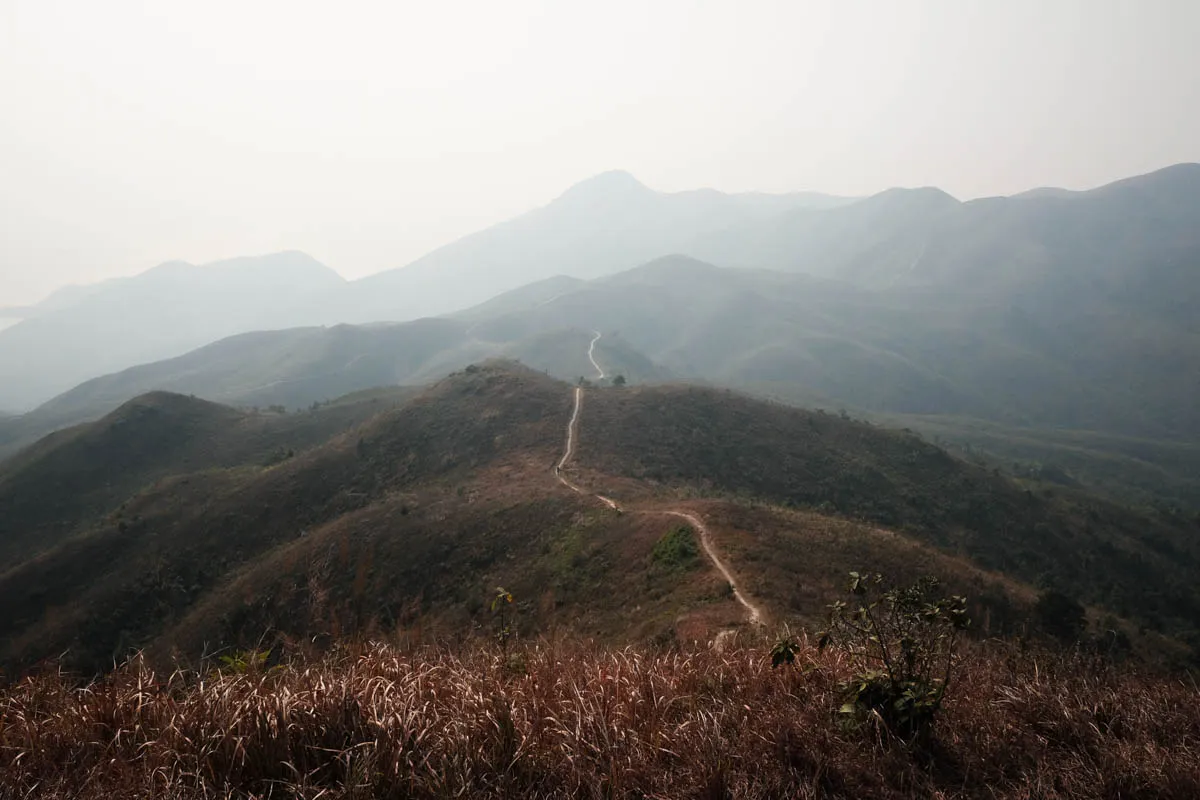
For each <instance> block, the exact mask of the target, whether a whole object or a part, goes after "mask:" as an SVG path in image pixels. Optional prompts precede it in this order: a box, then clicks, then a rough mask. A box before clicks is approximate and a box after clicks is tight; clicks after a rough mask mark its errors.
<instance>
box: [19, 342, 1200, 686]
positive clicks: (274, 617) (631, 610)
mask: <svg viewBox="0 0 1200 800" xmlns="http://www.w3.org/2000/svg"><path fill="white" fill-rule="evenodd" d="M571 408H572V391H571V389H570V387H569V386H568V385H566V384H563V383H560V382H558V381H555V380H553V379H551V378H548V377H546V376H544V375H542V374H540V373H537V372H535V371H532V370H529V369H526V368H521V367H518V366H514V365H504V364H491V365H487V366H483V367H471V368H469V369H468V370H466V371H464V372H461V373H458V374H456V375H453V376H451V377H450V378H448V379H446V380H444V381H442V382H440V383H438V384H437V385H435V386H434V387H431V388H430V389H429V390H427V391H425V392H424V393H422V394H421V395H420V396H418V397H417V398H414V399H412V400H411V401H409V402H408V403H406V404H405V405H403V406H401V407H399V408H394V409H391V410H387V411H384V412H383V413H381V414H379V415H377V416H375V417H374V418H372V419H370V420H368V421H366V422H365V423H363V424H361V425H360V426H358V427H357V428H355V429H353V430H351V431H349V432H346V433H342V434H339V435H336V436H334V437H333V438H332V439H330V440H329V441H328V442H327V443H325V444H323V445H320V446H317V447H314V448H311V449H308V450H305V451H303V452H297V453H296V454H295V456H294V457H293V458H289V459H286V460H284V461H281V462H279V463H276V464H273V465H271V466H266V467H264V466H238V467H234V468H218V469H203V470H201V471H194V470H195V468H196V467H195V466H194V465H193V464H192V463H189V464H188V465H182V464H181V465H180V467H179V472H178V473H177V474H174V475H171V476H169V477H162V478H160V479H159V480H157V482H155V483H153V484H152V485H149V486H147V487H146V488H144V489H141V491H137V492H136V493H134V494H133V495H132V496H130V497H129V498H127V499H126V500H125V501H124V502H122V503H121V504H119V505H114V506H110V509H109V510H108V511H107V512H106V513H102V514H98V515H96V516H95V518H94V521H93V522H92V524H90V525H88V526H86V531H85V532H84V533H82V534H80V535H77V536H74V537H72V538H69V539H67V540H66V541H63V542H61V543H59V544H58V545H57V546H54V547H52V548H51V549H48V550H46V551H45V552H42V553H41V554H39V555H36V556H34V557H32V558H30V559H28V560H24V561H22V562H21V563H20V564H18V565H17V566H14V567H12V568H10V569H9V570H7V571H6V572H4V573H3V574H2V575H0V604H2V605H3V606H4V607H5V608H6V609H8V610H9V614H8V616H7V617H6V619H5V620H3V622H2V624H0V660H3V662H4V663H7V664H9V665H22V664H28V663H30V662H31V661H33V660H36V659H38V658H41V657H45V656H49V655H52V654H58V653H61V652H63V651H68V652H69V659H70V663H71V664H72V665H74V666H76V667H79V668H82V669H88V670H102V669H104V668H106V667H107V666H108V665H110V664H111V663H112V660H113V658H114V657H117V658H119V657H120V656H121V654H123V653H124V652H126V651H127V650H128V648H130V647H137V646H150V647H151V648H152V652H154V653H156V654H157V657H163V658H165V657H166V655H167V654H169V653H170V652H172V651H173V650H178V651H179V652H180V653H182V654H184V655H189V654H190V655H195V654H196V653H198V652H200V651H202V650H205V649H208V650H210V651H211V649H212V648H214V647H219V646H238V647H243V648H245V647H250V646H254V645H255V644H256V642H258V640H259V639H261V638H262V637H264V636H266V637H268V638H271V639H274V638H277V637H280V636H283V637H285V638H295V639H305V638H311V637H312V636H313V635H314V634H321V635H325V636H334V637H337V636H339V635H342V634H344V633H349V632H363V631H372V630H381V631H391V630H395V629H397V628H403V629H406V630H407V629H413V628H416V629H428V630H429V631H430V635H437V636H451V637H461V636H464V635H467V634H469V633H470V631H472V630H474V629H475V628H476V627H477V626H480V625H485V626H486V625H489V624H491V622H490V614H488V613H487V612H486V602H487V600H488V599H490V596H491V593H493V592H494V589H495V587H496V586H505V587H507V588H509V589H510V590H511V591H513V592H514V593H515V594H516V595H517V597H518V598H519V603H518V619H519V620H520V622H519V625H520V627H521V629H522V630H524V631H526V632H533V631H545V630H551V629H554V628H562V629H564V630H573V631H576V632H582V633H586V634H588V635H591V636H599V637H601V638H605V639H609V640H613V641H628V640H630V639H644V640H645V639H649V640H658V641H690V640H692V639H703V638H706V637H708V636H710V635H711V632H712V631H714V630H717V629H721V628H724V627H729V626H738V625H741V624H744V622H745V615H744V612H743V610H742V609H741V608H740V607H739V606H738V605H737V604H736V603H735V602H734V601H733V598H732V597H731V596H730V593H729V587H728V585H727V584H726V583H725V582H724V581H723V580H722V579H721V577H720V576H719V574H718V573H717V572H716V571H715V570H714V569H713V568H712V567H711V566H710V565H709V563H708V562H707V560H706V559H705V558H704V557H703V556H702V554H701V553H700V551H699V549H698V548H697V546H696V541H697V540H696V537H697V535H698V532H697V531H694V530H688V528H689V527H690V526H688V525H683V526H682V527H683V531H682V532H680V530H679V529H680V527H681V522H680V520H679V518H678V517H677V516H671V515H670V514H668V513H666V512H668V511H686V512H687V513H692V514H694V515H697V516H698V517H699V518H700V519H703V520H706V525H707V526H708V527H709V528H710V529H711V536H712V538H713V540H714V541H715V543H716V545H717V546H718V548H719V549H720V551H721V552H723V553H724V554H725V557H726V559H727V560H728V562H729V564H730V566H731V569H732V570H733V572H734V574H736V575H737V576H738V581H739V583H740V585H741V586H742V589H743V591H747V592H749V593H751V596H752V598H753V599H754V601H755V603H756V604H759V605H761V606H762V607H763V608H764V609H765V610H766V614H767V616H768V617H769V618H770V619H773V620H775V621H776V622H781V621H784V620H788V619H794V620H800V621H807V622H810V623H815V622H816V620H818V619H819V617H820V615H821V613H822V610H823V607H824V604H825V603H826V602H828V600H829V597H830V592H831V591H832V589H833V586H834V582H836V581H838V580H839V578H840V575H842V574H843V573H844V572H845V571H848V570H849V569H854V568H858V569H886V570H887V571H889V572H891V573H893V574H894V575H896V576H897V578H898V579H909V578H914V579H915V577H917V576H918V575H920V574H924V573H925V572H934V573H936V574H938V575H940V576H941V577H943V578H944V579H945V580H946V581H947V583H948V584H949V585H950V586H951V587H952V588H954V589H955V590H958V591H962V592H965V593H967V594H970V595H971V596H972V597H974V598H976V600H977V603H978V605H977V611H978V614H979V617H980V618H981V619H988V620H989V621H990V622H989V625H990V627H989V629H990V630H995V631H1001V630H1007V629H1011V626H1012V625H1013V624H1015V623H1016V622H1017V621H1019V620H1020V619H1022V618H1023V617H1024V616H1025V614H1026V613H1027V609H1028V606H1029V603H1030V601H1031V599H1032V597H1033V596H1034V594H1035V589H1034V588H1033V587H1034V586H1036V585H1039V584H1042V583H1046V584H1049V585H1053V586H1055V587H1057V588H1060V589H1063V590H1066V591H1068V592H1069V593H1073V594H1075V595H1077V596H1078V597H1079V598H1080V599H1081V600H1084V601H1085V602H1087V603H1089V604H1091V605H1093V606H1095V607H1096V610H1095V611H1094V613H1095V614H1097V615H1103V614H1110V615H1121V616H1125V617H1128V618H1131V619H1133V620H1135V621H1136V622H1138V623H1140V624H1141V625H1142V626H1143V627H1144V628H1145V629H1147V630H1149V631H1154V630H1161V631H1162V632H1163V633H1165V634H1171V635H1178V636H1181V637H1183V638H1184V639H1185V640H1186V638H1187V637H1188V636H1190V635H1193V634H1194V630H1193V627H1192V626H1193V624H1194V623H1193V622H1192V620H1194V619H1195V617H1194V616H1192V614H1193V612H1194V610H1195V608H1196V603H1197V598H1196V596H1195V593H1194V590H1193V589H1192V586H1193V585H1194V580H1195V577H1196V575H1197V573H1198V572H1200V569H1198V564H1200V557H1198V556H1197V553H1196V545H1195V544H1194V542H1195V535H1194V534H1195V531H1194V530H1192V529H1191V528H1189V527H1187V525H1188V524H1187V523H1185V522H1183V521H1181V520H1178V519H1172V518H1158V517H1150V516H1146V515H1140V514H1137V513H1135V512H1132V511H1128V510H1125V509H1121V508H1118V507H1114V506H1110V505H1108V504H1105V503H1103V502H1101V501H1099V500H1096V499H1095V498H1090V497H1087V496H1083V495H1080V496H1075V495H1068V494H1065V493H1056V494H1055V495H1054V496H1046V495H1044V494H1042V493H1040V492H1031V491H1028V490H1026V489H1025V488H1023V487H1021V486H1019V485H1017V484H1014V483H1013V482H1012V481H1010V480H1008V479H1005V478H1002V477H999V476H997V475H995V474H992V473H990V472H987V471H984V470H982V469H979V468H977V467H973V466H971V465H969V464H966V463H964V462H961V461H959V460H957V459H954V458H952V457H950V456H948V455H947V454H945V453H944V452H942V451H940V450H938V449H937V448H935V447H933V446H931V445H929V444H927V443H925V442H923V441H921V440H919V439H918V438H916V437H914V436H912V435H909V434H904V433H896V432H891V431H885V430H880V429H878V428H875V427H872V426H868V425H865V424H862V423H856V422H852V421H848V420H843V419H839V418H837V417H834V416H830V415H824V414H816V413H807V412H801V411H797V410H795V409H789V408H785V407H781V406H773V405H769V404H766V403H762V402H760V401H754V400H750V399H748V398H745V397H742V396H739V395H735V394H732V393H728V392H724V391H716V390H704V389H696V388H671V387H659V388H636V387H626V388H624V389H589V390H587V391H586V396H585V400H584V405H583V410H582V414H581V420H580V423H579V425H580V427H579V431H578V439H577V445H578V448H577V451H576V456H575V460H574V462H573V464H572V465H569V470H570V472H571V474H572V480H576V481H578V482H579V483H581V485H583V486H584V487H585V488H586V489H587V490H588V491H596V490H599V491H603V492H604V493H605V494H607V495H609V496H611V497H614V498H617V500H618V501H619V502H620V503H621V505H622V506H623V507H624V513H620V512H617V511H613V510H611V509H607V508H605V506H604V505H603V504H602V503H600V502H599V501H597V500H596V499H595V498H592V497H590V496H589V495H587V494H586V493H585V494H576V493H574V492H571V491H569V490H568V489H567V488H566V487H564V486H562V485H561V484H560V483H559V482H558V481H557V480H556V479H555V477H554V475H553V472H552V469H551V468H552V466H553V465H554V464H556V463H557V462H558V460H559V458H560V456H561V451H562V447H563V445H564V438H565V431H566V424H567V420H568V419H569V418H570V416H571ZM223 413H226V414H229V413H235V412H229V411H225V412H223ZM133 424H134V426H135V427H136V426H138V425H140V424H144V422H142V423H139V422H138V421H137V420H136V419H135V420H134V423H133ZM146 428H147V429H150V428H151V426H150V425H146ZM135 438H136V437H135ZM680 537H682V539H681V538H680ZM688 541H690V542H691V545H688V544H687V542H688ZM664 548H665V549H664ZM1110 624H1120V623H1117V622H1111V623H1110ZM1131 631H1132V632H1133V633H1135V635H1136V630H1133V629H1131ZM1161 647H1163V648H1165V649H1166V650H1167V651H1171V649H1172V647H1174V648H1175V652H1176V653H1177V654H1179V655H1180V657H1186V655H1185V654H1182V653H1180V648H1179V647H1178V646H1174V645H1169V644H1162V645H1161Z"/></svg>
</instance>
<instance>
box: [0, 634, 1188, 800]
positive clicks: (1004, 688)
mask: <svg viewBox="0 0 1200 800" xmlns="http://www.w3.org/2000/svg"><path fill="white" fill-rule="evenodd" d="M512 648H513V650H514V651H519V655H520V657H521V658H520V663H521V669H513V668H512V661H513V655H514V653H513V652H510V653H509V654H508V655H507V656H506V655H505V654H504V653H503V652H501V650H500V649H499V648H497V647H496V645H495V643H490V644H485V643H482V642H481V643H480V644H479V645H477V646H469V647H467V648H465V649H463V650H461V651H457V652H452V651H449V650H445V649H437V648H430V649H422V650H416V651H412V652H407V651H403V650H401V649H398V648H395V647H392V646H388V645H384V644H365V645H358V646H353V647H349V646H347V647H343V648H341V649H339V650H337V651H335V652H333V653H331V654H328V655H326V656H324V657H322V658H320V659H315V660H311V661H297V662H295V663H291V664H288V663H284V664H281V665H279V666H277V667H275V668H267V667H266V665H265V664H258V663H248V664H247V666H246V668H245V669H244V670H223V671H213V670H207V671H200V672H196V673H189V672H177V673H175V674H173V675H169V676H168V675H161V674H157V673H155V672H154V671H153V670H152V669H151V668H150V667H149V666H147V665H146V664H145V663H143V662H141V661H136V660H135V661H133V662H130V663H128V664H126V665H125V666H124V667H122V668H120V669H118V670H116V671H115V672H113V673H112V674H111V675H109V676H107V677H106V678H104V679H102V680H100V681H98V682H96V683H92V684H89V685H86V686H82V687H80V686H79V685H78V684H77V683H74V682H73V681H72V680H70V679H69V678H68V677H67V676H64V675H62V674H59V673H57V672H54V671H49V672H46V673H43V674H40V675H36V676H32V677H29V678H26V679H23V680H21V681H19V682H17V683H15V684H13V685H11V686H9V687H7V688H5V689H3V690H0V796H4V797H26V796H37V797H101V796H105V797H227V796H236V797H306V798H316V797H323V798H344V797H428V798H434V797H451V796H470V797H535V798H536V797H572V798H575V797H656V798H676V797H678V798H685V797H686V798H692V797H704V798H710V797H711V798H719V797H751V798H768V797H771V798H774V797H801V798H804V797H810V798H813V797H845V798H851V797H852V798H909V797H934V796H936V797H987V798H1027V797H1040V798H1083V797H1089V798H1094V797H1105V798H1128V797H1157V798H1194V797H1197V796H1200V770H1197V764H1200V702H1198V701H1200V693H1198V692H1197V689H1196V687H1195V685H1194V684H1193V683H1190V682H1185V681H1179V680H1174V679H1165V678H1162V679H1160V678H1155V677H1152V676H1149V675H1147V674H1140V673H1135V672H1130V671H1121V670H1117V669H1114V668H1112V667H1111V666H1105V665H1098V664H1092V663H1086V662H1084V661H1083V660H1082V659H1079V658H1075V657H1072V656H1069V655H1066V656H1064V655H1049V654H1042V655H1030V654H1026V653H1021V652H1020V651H1018V650H1016V649H1010V648H1009V647H1008V646H1007V645H1002V644H996V643H991V644H970V645H967V646H966V647H965V649H964V651H963V653H962V660H961V662H960V664H959V666H958V667H957V670H956V680H957V681H958V685H959V686H960V687H961V688H962V690H961V691H956V692H953V693H951V694H948V695H947V696H946V698H945V701H944V703H943V704H942V706H941V708H940V710H939V717H938V725H937V727H936V729H935V737H934V740H933V741H932V742H931V744H930V746H929V747H928V748H922V749H921V750H919V751H918V750H914V749H913V748H911V747H909V746H907V745H906V744H904V743H903V742H900V741H898V740H897V739H895V738H889V737H881V736H878V735H875V734H874V733H872V731H871V730H868V729H866V728H856V729H850V728H848V727H847V726H846V725H844V724H840V723H839V720H838V714H837V709H838V707H839V706H840V705H841V703H842V701H843V692H844V686H845V683H846V681H847V680H848V679H850V678H851V677H852V676H853V675H854V674H855V672H856V669H857V667H856V665H855V663H854V661H853V659H852V658H851V657H849V656H848V655H847V653H846V651H845V650H843V649H841V648H828V649H826V650H824V651H821V650H818V648H817V647H815V646H813V645H810V644H809V643H808V642H807V641H806V640H803V639H801V640H798V641H797V642H796V643H795V650H794V653H793V655H794V660H795V661H796V662H797V663H798V664H800V665H802V666H803V667H804V668H803V669H782V670H773V669H772V668H771V658H770V654H769V653H768V652H767V651H766V650H764V649H761V648H758V647H754V646H750V647H746V646H741V647H737V646H735V647H731V648H729V649H727V650H725V651H724V652H722V653H716V652H711V651H708V650H696V651H675V650H669V651H654V650H646V649H632V648H631V649H622V650H605V649H599V648H596V647H593V646H591V645H585V644H581V643H574V642H567V643H563V642H554V643H547V642H538V643H530V642H525V643H519V642H517V643H513V644H512Z"/></svg>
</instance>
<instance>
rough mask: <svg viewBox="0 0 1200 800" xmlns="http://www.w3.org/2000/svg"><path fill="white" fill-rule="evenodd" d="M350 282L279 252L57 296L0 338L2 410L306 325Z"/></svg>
mask: <svg viewBox="0 0 1200 800" xmlns="http://www.w3.org/2000/svg"><path fill="white" fill-rule="evenodd" d="M344 283H345V282H344V281H343V280H342V278H341V277H340V276H339V275H338V274H337V273H335V272H334V271H333V270H331V269H329V268H328V267H326V266H324V265H323V264H320V263H318V262H317V261H315V260H314V259H312V258H310V257H309V256H306V255H304V254H303V253H277V254H275V255H270V256H263V257H259V258H235V259H230V260H228V261H221V262H217V263H215V264H209V265H206V266H203V267H197V266H194V265H191V264H187V263H184V262H171V263H167V264H162V265H160V266H158V267H155V268H154V269H152V270H150V271H148V272H144V273H142V274H141V275H138V276H136V277H133V278H123V279H119V280H112V281H107V282H105V283H102V284H98V285H96V286H91V287H82V288H78V287H73V288H72V289H70V290H67V291H61V292H56V293H55V294H54V295H52V296H51V297H50V298H48V300H47V301H46V302H45V303H43V304H42V305H40V306H37V307H35V308H32V309H25V310H24V311H23V312H22V316H23V317H24V319H23V320H22V321H21V322H20V323H19V324H17V325H14V326H12V327H10V328H6V329H4V330H2V331H0V407H3V408H8V409H10V410H19V409H23V408H26V407H28V406H31V405H35V404H37V403H40V402H42V401H44V400H46V399H47V398H48V397H50V396H53V395H55V394H58V393H59V392H62V391H65V390H66V389H69V388H71V387H72V386H74V385H76V384H78V383H79V382H81V381H83V380H86V379H88V378H92V377H95V376H97V375H103V374H105V373H108V372H112V371H115V370H120V369H125V368H126V367H130V366H133V365H135V364H140V363H145V362H147V361H156V360H158V359H161V358H168V357H171V356H175V355H179V354H181V353H185V352H187V351H188V350H192V349H194V348H196V347H199V346H201V345H204V344H208V343H209V342H212V341H214V340H216V339H220V338H223V337H225V336H230V335H233V334H236V333H242V332H245V331H250V330H262V329H270V328H290V327H295V326H297V325H303V324H306V323H308V322H309V321H311V320H312V319H313V318H314V317H316V316H318V315H319V313H320V309H321V307H322V304H323V303H324V302H325V299H326V298H327V297H329V296H330V295H331V294H333V295H336V293H337V292H338V291H340V290H341V289H343V288H344Z"/></svg>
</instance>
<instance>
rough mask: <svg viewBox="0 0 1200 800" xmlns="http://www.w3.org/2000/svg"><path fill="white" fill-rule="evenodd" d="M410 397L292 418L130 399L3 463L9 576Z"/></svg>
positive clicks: (192, 401)
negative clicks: (147, 495)
mask: <svg viewBox="0 0 1200 800" xmlns="http://www.w3.org/2000/svg"><path fill="white" fill-rule="evenodd" d="M408 394H409V392H406V391H403V390H392V391H389V392H386V393H379V394H375V395H372V396H369V397H360V398H346V399H345V400H343V401H340V402H338V403H336V404H332V405H330V406H329V407H326V408H322V409H313V410H310V411H308V412H304V413H299V414H286V415H285V414H278V413H273V412H272V413H248V412H242V411H237V410H235V409H232V408H228V407H226V406H221V405H217V404H215V403H210V402H208V401H205V400H198V399H196V398H193V397H184V396H182V395H175V394H169V393H166V392H155V393H151V394H147V395H142V396H140V397H137V398H135V399H133V400H130V401H129V402H127V403H125V404H123V405H122V406H121V407H120V408H118V409H117V410H115V411H113V412H112V413H110V414H108V415H107V416H105V417H103V418H102V419H100V420H97V421H96V422H92V423H87V424H84V425H80V426H77V427H74V428H70V429H67V430H63V431H59V432H58V433H55V434H52V435H50V436H48V437H46V438H45V439H43V440H42V441H40V442H38V443H37V444H36V445H34V446H32V447H30V448H28V449H26V450H24V451H22V452H21V453H20V454H19V455H18V456H16V457H15V458H12V459H10V460H8V461H6V462H4V463H3V464H0V509H3V513H0V569H3V568H4V567H6V566H8V565H10V564H11V563H12V562H13V560H14V559H15V558H17V557H18V556H22V557H24V558H28V557H29V556H30V555H32V554H33V553H35V552H37V551H40V550H44V549H48V548H51V547H53V546H54V545H56V544H58V543H59V542H60V541H61V540H62V539H64V538H65V537H67V536H69V535H70V534H72V533H74V532H76V531H77V530H78V529H79V528H80V526H84V525H87V524H89V523H91V522H92V521H93V520H94V519H95V518H96V517H97V516H98V515H101V514H103V513H106V512H110V511H112V510H113V509H115V508H116V507H117V505H119V504H120V503H121V502H122V501H123V500H125V499H126V498H127V497H129V496H130V495H132V494H134V493H135V492H137V491H138V490H140V489H141V488H143V487H144V486H147V485H148V484H150V483H153V482H154V481H156V480H158V479H160V478H165V477H168V476H171V475H177V474H182V473H190V472H196V471H201V470H209V469H217V468H226V467H234V466H240V465H250V466H255V467H259V466H263V465H266V464H271V463H275V462H279V461H282V460H284V459H286V458H288V457H290V456H289V454H294V453H296V452H301V451H303V450H305V449H307V448H310V447H313V446H316V445H318V444H323V443H324V442H325V441H327V440H328V439H329V438H330V437H331V436H334V435H335V434H337V433H340V432H342V431H345V430H346V429H347V428H349V427H352V426H353V425H355V424H357V423H358V422H361V421H362V420H363V419H366V418H367V417H369V416H372V415H374V414H377V413H379V411H381V410H382V409H384V408H387V407H389V406H391V405H395V404H397V403H402V402H403V401H404V400H405V398H406V396H407V395H408Z"/></svg>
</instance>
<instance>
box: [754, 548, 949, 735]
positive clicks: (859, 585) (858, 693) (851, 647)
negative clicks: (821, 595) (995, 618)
mask: <svg viewBox="0 0 1200 800" xmlns="http://www.w3.org/2000/svg"><path fill="white" fill-rule="evenodd" d="M849 590H850V594H851V595H852V596H853V600H851V601H850V602H849V603H846V602H843V601H838V602H836V603H834V604H833V605H832V606H830V616H829V628H828V630H826V631H825V632H823V633H822V634H821V635H820V637H819V641H818V647H820V648H822V649H824V648H825V647H827V646H831V645H832V646H835V647H839V648H841V649H842V650H844V651H845V652H846V653H847V654H848V655H849V657H850V660H851V663H853V665H854V668H855V671H854V675H853V676H852V677H851V678H850V679H849V680H848V681H846V682H845V684H844V685H843V687H842V688H843V691H844V698H845V702H844V704H843V705H842V707H841V709H840V713H841V714H842V715H843V719H844V720H845V721H846V722H847V723H848V724H849V725H851V726H852V727H858V726H861V725H864V724H867V723H869V722H871V721H878V722H881V723H882V724H883V726H884V727H885V728H886V729H887V730H888V731H889V732H891V733H892V734H894V735H896V736H899V737H900V738H902V739H905V740H907V741H909V742H914V743H917V744H924V743H926V742H927V741H928V739H929V736H930V734H931V733H932V730H933V724H934V721H935V719H936V718H937V713H938V711H939V710H940V709H941V706H942V700H943V699H944V698H945V696H946V692H947V691H948V690H949V688H950V685H951V679H952V677H953V674H954V666H955V663H956V661H955V655H956V654H955V646H956V644H957V642H958V638H959V636H960V635H961V633H962V632H963V631H964V630H966V628H967V627H968V626H969V625H970V619H969V618H968V617H967V600H966V598H965V597H961V596H958V595H950V596H946V595H943V594H942V593H941V591H940V585H939V583H938V581H937V579H936V578H929V577H926V578H921V579H920V580H918V581H917V582H916V583H915V584H913V585H912V586H910V587H907V588H888V587H886V586H885V584H884V581H883V577H882V576H880V575H878V574H874V575H860V574H859V573H857V572H851V573H850V585H849ZM782 660H785V661H786V660H788V659H787V657H786V654H784V656H783V659H782ZM777 663H778V661H777Z"/></svg>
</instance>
